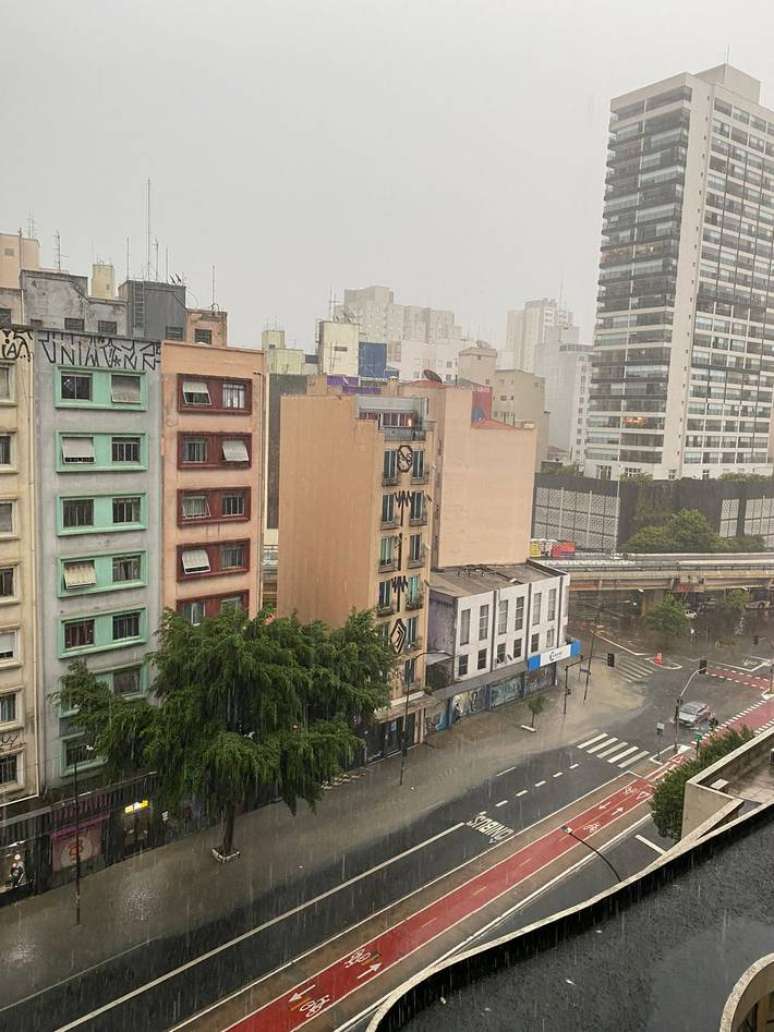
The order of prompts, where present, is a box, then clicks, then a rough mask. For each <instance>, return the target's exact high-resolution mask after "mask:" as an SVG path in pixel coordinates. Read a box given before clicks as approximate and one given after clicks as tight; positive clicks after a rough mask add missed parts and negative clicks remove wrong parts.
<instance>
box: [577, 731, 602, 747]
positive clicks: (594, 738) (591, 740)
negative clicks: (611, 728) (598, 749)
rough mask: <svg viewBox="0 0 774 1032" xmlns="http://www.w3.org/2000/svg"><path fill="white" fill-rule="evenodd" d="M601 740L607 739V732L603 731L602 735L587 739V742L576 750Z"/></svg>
mask: <svg viewBox="0 0 774 1032" xmlns="http://www.w3.org/2000/svg"><path fill="white" fill-rule="evenodd" d="M601 738H607V731H605V732H604V734H601V735H594V737H593V738H589V740H588V742H582V743H581V744H580V745H579V746H578V748H579V749H585V748H586V746H587V745H593V744H594V742H598V741H599V740H600V739H601Z"/></svg>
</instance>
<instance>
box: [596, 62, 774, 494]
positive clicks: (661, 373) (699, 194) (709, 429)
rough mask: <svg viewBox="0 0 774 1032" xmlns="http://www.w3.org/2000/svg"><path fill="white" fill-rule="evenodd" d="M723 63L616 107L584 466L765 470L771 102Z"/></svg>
mask: <svg viewBox="0 0 774 1032" xmlns="http://www.w3.org/2000/svg"><path fill="white" fill-rule="evenodd" d="M759 98H760V83H759V82H758V81H757V80H756V79H753V78H751V77H750V76H749V75H746V74H745V73H744V72H741V71H739V70H737V69H736V68H732V67H731V66H730V65H727V64H724V65H720V66H718V67H717V68H711V69H709V70H707V71H704V72H700V73H699V74H697V75H690V74H687V73H683V74H680V75H675V76H673V77H671V78H669V79H665V80H663V81H661V82H658V83H656V84H654V85H652V86H645V87H643V88H642V89H638V90H635V91H633V92H631V93H627V94H625V95H624V96H621V97H617V98H616V99H615V100H613V101H612V104H611V111H612V116H611V120H610V140H609V144H608V159H607V164H608V173H607V179H606V182H607V190H606V194H605V203H604V215H603V229H602V252H601V258H600V272H599V293H598V308H597V324H596V332H595V337H594V350H593V357H592V362H593V370H592V384H591V396H590V399H589V415H588V423H587V431H588V437H587V444H586V458H585V471H586V473H587V474H589V475H591V476H597V477H603V478H609V477H612V478H617V477H619V476H622V475H633V474H637V473H646V474H651V475H652V476H653V477H654V478H657V479H672V478H679V477H683V476H693V477H702V478H709V477H717V476H720V475H721V474H723V473H730V472H734V473H762V474H765V475H771V471H772V465H771V463H770V461H769V428H770V424H771V406H772V386H773V385H774V275H773V274H772V258H773V257H774V250H773V244H774V111H772V110H770V109H768V108H764V107H762V106H761V105H760V103H759Z"/></svg>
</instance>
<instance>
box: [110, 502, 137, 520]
mask: <svg viewBox="0 0 774 1032" xmlns="http://www.w3.org/2000/svg"><path fill="white" fill-rule="evenodd" d="M139 522H140V499H139V498H137V497H132V498H114V499H113V523H139Z"/></svg>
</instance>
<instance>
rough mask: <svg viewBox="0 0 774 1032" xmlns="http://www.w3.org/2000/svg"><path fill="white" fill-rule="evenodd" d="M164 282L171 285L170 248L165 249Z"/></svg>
mask: <svg viewBox="0 0 774 1032" xmlns="http://www.w3.org/2000/svg"><path fill="white" fill-rule="evenodd" d="M164 282H165V283H169V248H168V247H165V248H164Z"/></svg>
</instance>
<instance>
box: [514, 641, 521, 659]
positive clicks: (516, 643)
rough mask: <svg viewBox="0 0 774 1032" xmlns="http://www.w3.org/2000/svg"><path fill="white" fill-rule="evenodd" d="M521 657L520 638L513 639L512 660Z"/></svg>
mask: <svg viewBox="0 0 774 1032" xmlns="http://www.w3.org/2000/svg"><path fill="white" fill-rule="evenodd" d="M520 656H521V638H514V639H513V658H514V659H519V658H520Z"/></svg>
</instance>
